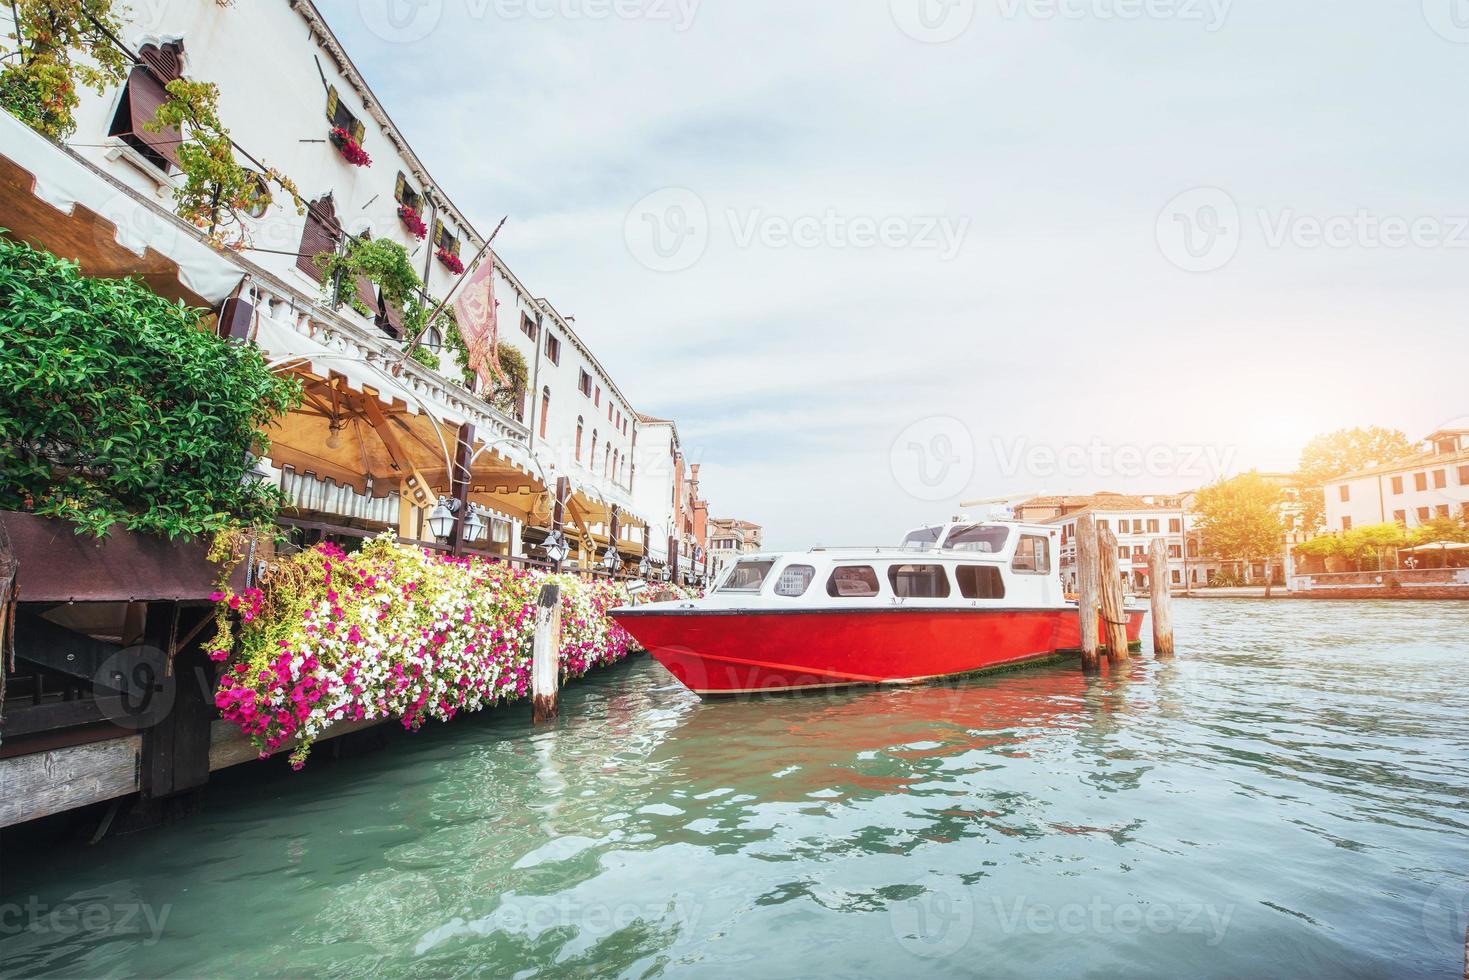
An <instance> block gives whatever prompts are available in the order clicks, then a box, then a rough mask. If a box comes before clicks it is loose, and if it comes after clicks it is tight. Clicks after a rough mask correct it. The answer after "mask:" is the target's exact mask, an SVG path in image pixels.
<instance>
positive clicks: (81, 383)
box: [0, 238, 301, 537]
mask: <svg viewBox="0 0 1469 980" xmlns="http://www.w3.org/2000/svg"><path fill="white" fill-rule="evenodd" d="M207 315H208V314H207V312H206V311H203V310H197V309H191V308H189V307H187V306H184V305H183V304H182V303H171V302H169V301H168V300H165V299H163V298H161V297H160V296H158V295H157V294H156V293H153V292H152V291H151V290H149V289H148V288H147V287H146V286H145V285H143V284H142V283H140V282H138V281H136V280H131V279H96V278H89V277H87V276H84V275H82V273H81V271H80V270H79V269H78V267H77V265H76V264H75V263H73V262H68V261H66V260H63V259H58V258H57V257H55V256H54V255H51V254H50V253H47V252H43V251H39V250H36V249H33V248H31V247H30V246H28V245H26V244H24V243H21V242H15V241H11V240H8V239H4V238H0V509H5V510H26V511H32V512H34V513H37V514H41V515H43V516H47V517H62V518H67V519H70V520H73V521H75V522H76V523H77V525H78V531H79V532H81V531H85V532H87V533H90V534H93V535H97V536H101V535H104V534H105V533H106V532H107V530H108V529H109V528H110V527H111V526H112V525H114V524H117V523H121V524H122V525H123V526H124V527H126V528H128V529H130V530H136V531H146V532H150V533H156V534H163V535H167V536H168V537H175V536H178V535H187V534H199V533H204V532H208V531H213V530H217V529H219V528H222V527H231V526H237V525H240V524H253V525H264V524H266V523H268V522H269V521H270V520H271V518H272V517H273V516H274V514H275V511H276V508H277V506H278V505H279V503H280V492H279V490H278V489H277V488H275V487H268V486H261V485H257V484H255V483H253V482H251V481H249V480H248V479H246V473H247V471H248V470H249V468H250V466H251V460H250V459H249V454H250V453H251V452H259V451H261V450H262V443H264V442H265V440H264V438H263V437H262V436H261V435H260V430H261V429H262V428H263V427H264V426H265V425H267V424H268V423H270V422H271V421H272V420H273V419H275V418H277V417H279V416H280V415H282V414H284V413H285V412H287V411H289V410H290V409H292V408H294V407H295V406H296V405H297V404H299V401H300V398H301V389H300V385H299V384H298V383H297V382H295V381H291V380H286V379H282V378H278V377H276V376H275V375H273V374H272V373H271V372H270V370H269V368H268V367H267V366H266V364H265V361H264V359H263V358H262V357H261V355H260V352H259V351H258V350H257V349H256V348H255V347H253V346H252V345H242V344H232V343H230V342H228V341H226V340H223V339H221V338H219V337H218V336H216V335H215V334H214V333H213V331H211V330H209V329H208V321H207V319H206V317H207Z"/></svg>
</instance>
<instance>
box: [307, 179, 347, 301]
mask: <svg viewBox="0 0 1469 980" xmlns="http://www.w3.org/2000/svg"><path fill="white" fill-rule="evenodd" d="M341 240H342V226H341V225H340V224H339V223H338V222H337V206H336V204H335V203H333V201H332V196H331V195H330V194H327V195H326V196H324V197H321V198H318V199H317V200H315V201H312V202H311V203H310V204H309V205H307V206H306V225H305V227H304V228H303V229H302V230H301V248H300V254H299V255H297V256H296V268H298V269H300V270H301V271H302V272H304V273H306V274H307V275H308V276H310V277H311V278H312V279H315V280H316V281H317V282H321V280H322V275H323V274H322V271H321V269H319V268H317V265H316V263H315V262H314V261H313V260H314V259H315V258H316V256H318V255H323V254H327V253H330V252H335V251H336V250H337V243H338V242H340V241H341Z"/></svg>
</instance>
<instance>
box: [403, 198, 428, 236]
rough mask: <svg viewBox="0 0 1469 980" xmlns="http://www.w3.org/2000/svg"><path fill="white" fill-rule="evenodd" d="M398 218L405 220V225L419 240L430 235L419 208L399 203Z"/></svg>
mask: <svg viewBox="0 0 1469 980" xmlns="http://www.w3.org/2000/svg"><path fill="white" fill-rule="evenodd" d="M398 220H399V221H401V222H403V227H404V228H407V229H408V230H409V231H410V232H411V233H412V234H413V237H414V238H417V239H418V240H419V241H423V240H424V239H425V238H427V237H428V225H426V224H424V223H423V218H422V217H421V216H420V215H419V213H418V209H417V208H413V207H410V206H409V205H407V204H400V205H398Z"/></svg>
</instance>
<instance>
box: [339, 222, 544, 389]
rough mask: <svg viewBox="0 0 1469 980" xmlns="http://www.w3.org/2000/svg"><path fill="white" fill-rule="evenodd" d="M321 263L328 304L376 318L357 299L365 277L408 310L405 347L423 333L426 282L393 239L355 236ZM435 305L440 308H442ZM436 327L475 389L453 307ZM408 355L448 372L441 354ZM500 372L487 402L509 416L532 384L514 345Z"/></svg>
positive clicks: (419, 349)
mask: <svg viewBox="0 0 1469 980" xmlns="http://www.w3.org/2000/svg"><path fill="white" fill-rule="evenodd" d="M313 261H315V263H316V265H317V268H319V269H321V270H322V272H323V273H324V275H323V276H322V291H323V293H324V294H325V295H326V297H327V298H328V299H332V298H333V296H335V298H336V301H337V303H338V305H340V304H341V303H346V304H347V305H349V306H351V307H352V308H353V309H354V310H356V311H357V312H358V313H360V314H362V315H363V316H365V317H368V318H371V317H372V316H373V315H374V313H373V312H372V311H369V310H366V309H364V308H363V306H364V304H363V303H362V301H361V299H359V298H358V296H357V289H356V286H355V284H356V282H357V277H358V276H365V277H366V278H367V279H368V281H370V282H373V283H376V284H377V285H378V286H379V287H380V288H381V289H382V291H383V298H384V299H386V300H387V301H388V303H390V304H392V305H393V306H396V307H398V308H400V309H401V310H402V311H403V333H404V337H405V340H404V342H405V343H408V342H409V341H410V340H411V339H412V338H414V337H417V336H418V335H419V334H420V333H422V331H423V328H424V325H425V324H426V323H427V321H428V317H429V315H430V314H431V313H432V312H433V307H432V306H430V305H426V304H425V303H424V301H423V281H422V280H421V279H419V278H418V273H416V272H415V271H414V270H413V263H412V262H411V261H410V260H409V256H408V250H407V249H405V248H404V247H403V246H402V245H400V244H398V243H397V242H395V241H393V240H392V239H388V238H381V239H373V238H357V237H349V238H348V239H347V243H346V246H345V247H344V248H342V249H341V250H340V251H337V252H331V253H326V254H322V255H318V256H317V257H316V258H315V259H314V260H313ZM433 305H435V306H436V305H437V304H436V303H435V304H433ZM434 326H436V327H437V328H438V330H439V334H440V336H442V337H443V338H444V342H443V346H442V351H443V353H445V354H448V355H451V356H452V357H453V361H454V364H455V365H457V366H458V368H459V376H460V378H461V379H462V381H463V384H464V385H465V386H466V387H473V384H474V372H473V371H471V370H470V369H469V351H468V349H466V347H465V346H464V338H463V336H461V335H460V333H459V323H458V321H457V320H455V319H454V309H453V307H452V306H447V305H446V306H445V307H444V308H443V309H442V310H440V311H439V313H438V316H436V317H435V318H434ZM408 356H409V357H411V358H413V359H414V360H415V361H417V362H418V363H420V364H423V365H425V366H427V367H430V368H432V369H433V370H435V371H439V372H441V373H444V359H443V357H441V356H440V355H439V354H435V353H434V352H433V351H431V350H429V349H428V348H427V347H424V346H423V345H422V344H417V345H415V346H413V347H411V348H409V349H408ZM498 361H499V364H500V371H501V373H502V374H503V375H504V376H505V378H504V380H503V381H498V380H497V381H496V382H495V384H494V386H493V388H492V389H491V390H490V391H489V392H487V393H486V400H487V401H489V402H490V403H491V404H492V405H494V406H495V407H496V408H498V409H499V410H500V411H502V412H506V413H507V414H513V413H514V411H515V409H516V407H517V406H518V404H519V402H520V396H521V394H522V393H523V392H524V391H525V387H526V385H527V384H528V383H529V380H530V371H529V369H528V368H527V367H526V363H525V358H524V357H523V356H522V355H521V353H520V351H519V350H517V349H516V348H514V347H512V346H511V345H509V344H501V345H500V346H499V348H498Z"/></svg>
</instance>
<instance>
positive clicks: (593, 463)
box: [587, 429, 597, 473]
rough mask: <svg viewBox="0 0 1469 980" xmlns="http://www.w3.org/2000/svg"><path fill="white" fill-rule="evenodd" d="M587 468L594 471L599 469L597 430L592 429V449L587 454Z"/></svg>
mask: <svg viewBox="0 0 1469 980" xmlns="http://www.w3.org/2000/svg"><path fill="white" fill-rule="evenodd" d="M587 469H589V470H591V471H592V472H594V473H595V472H596V470H597V430H596V429H593V430H592V451H591V453H590V454H589V455H588V456H587Z"/></svg>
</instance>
